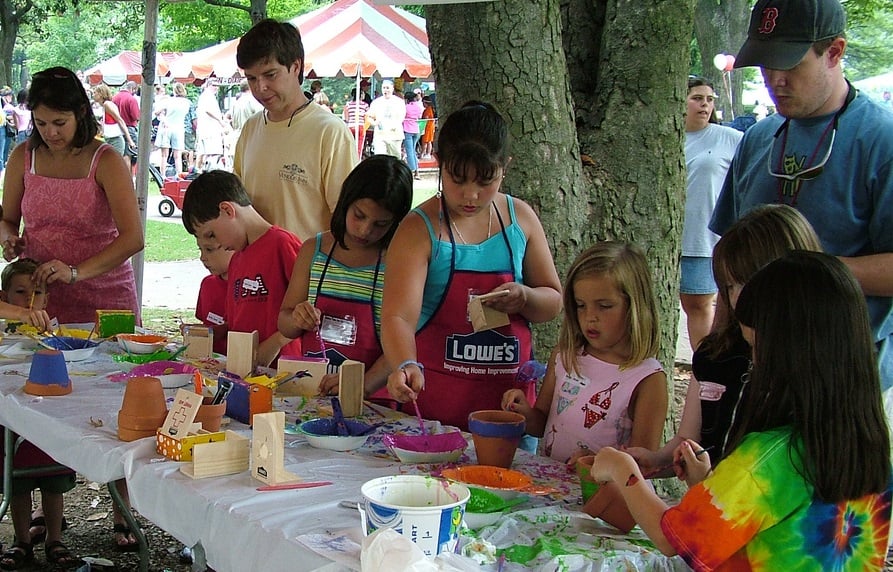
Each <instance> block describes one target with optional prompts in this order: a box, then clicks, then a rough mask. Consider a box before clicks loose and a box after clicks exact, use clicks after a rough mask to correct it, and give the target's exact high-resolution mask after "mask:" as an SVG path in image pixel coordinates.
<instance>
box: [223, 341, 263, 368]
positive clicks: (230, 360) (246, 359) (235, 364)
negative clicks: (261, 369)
mask: <svg viewBox="0 0 893 572" xmlns="http://www.w3.org/2000/svg"><path fill="white" fill-rule="evenodd" d="M259 344H260V336H259V334H258V333H257V330H254V331H253V332H229V333H228V334H227V341H226V370H227V371H231V372H233V373H234V374H236V375H238V376H240V377H248V376H249V375H251V374H253V373H254V368H255V367H257V346H258V345H259Z"/></svg>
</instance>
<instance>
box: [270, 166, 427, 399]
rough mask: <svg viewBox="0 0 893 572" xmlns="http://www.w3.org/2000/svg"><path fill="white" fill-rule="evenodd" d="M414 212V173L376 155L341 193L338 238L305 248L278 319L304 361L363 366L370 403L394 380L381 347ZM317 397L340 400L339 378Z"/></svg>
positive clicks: (322, 237)
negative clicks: (387, 302) (387, 288)
mask: <svg viewBox="0 0 893 572" xmlns="http://www.w3.org/2000/svg"><path fill="white" fill-rule="evenodd" d="M411 204H412V173H411V172H410V171H409V169H408V168H407V167H406V165H405V164H404V163H403V162H402V161H400V160H399V159H397V158H395V157H391V156H390V155H373V156H371V157H369V158H368V159H366V160H364V161H363V162H361V163H360V164H359V165H357V166H356V167H355V168H354V170H353V171H351V173H350V174H349V175H348V176H347V179H345V180H344V184H343V186H342V187H341V196H340V197H339V198H338V203H337V204H336V205H335V210H334V212H333V213H332V221H331V229H332V230H331V231H326V232H321V233H318V234H317V235H316V236H315V237H313V238H311V239H309V240H307V242H305V243H304V245H303V246H302V247H301V251H300V253H299V254H298V259H297V261H296V262H295V267H294V270H293V271H292V275H291V280H290V281H289V284H288V291H287V292H286V293H285V298H284V299H283V301H282V309H281V310H280V312H279V332H280V333H281V334H282V335H284V336H285V337H287V338H297V337H301V338H302V347H303V349H304V355H306V356H310V357H326V358H328V359H329V365H330V366H335V367H337V366H340V365H341V363H342V362H344V360H345V359H352V360H357V361H361V362H363V363H365V364H366V375H365V380H364V381H365V383H364V386H365V393H366V395H367V396H370V395H372V394H373V393H375V392H376V391H378V390H380V389H382V388H383V387H384V385H385V382H386V381H387V376H388V373H389V372H390V369H389V368H388V366H387V362H386V361H385V359H384V357H382V351H381V342H380V341H379V338H380V331H381V297H382V289H383V287H384V270H385V262H386V259H387V258H388V256H387V250H388V245H389V244H390V242H391V237H393V236H394V232H395V231H396V229H397V225H398V224H399V223H400V221H401V220H402V219H403V217H404V216H406V213H408V212H409V208H410V206H411ZM321 340H322V342H321ZM323 345H324V347H321V346H323ZM308 350H309V351H308ZM314 350H315V351H314ZM323 352H324V353H325V355H324V356H323ZM319 392H320V393H321V394H322V395H328V394H330V393H337V392H338V375H337V373H330V374H329V375H326V376H325V377H324V378H323V379H322V381H321V383H320V385H319ZM383 396H384V397H386V394H385V395H383Z"/></svg>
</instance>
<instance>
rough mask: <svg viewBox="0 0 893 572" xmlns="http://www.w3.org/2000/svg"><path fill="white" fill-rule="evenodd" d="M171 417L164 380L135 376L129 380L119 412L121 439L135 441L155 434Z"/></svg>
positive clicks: (119, 437)
mask: <svg viewBox="0 0 893 572" xmlns="http://www.w3.org/2000/svg"><path fill="white" fill-rule="evenodd" d="M165 417H167V403H166V401H165V398H164V389H163V388H162V387H161V380H159V379H158V378H157V377H134V378H131V379H130V380H129V381H128V382H127V387H126V388H125V389H124V399H123V401H122V402H121V410H120V411H119V412H118V439H120V440H122V441H134V440H136V439H142V438H143V437H152V436H154V435H155V432H156V431H157V429H158V428H159V427H161V426H162V425H164V419H165Z"/></svg>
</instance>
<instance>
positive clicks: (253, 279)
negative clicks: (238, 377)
mask: <svg viewBox="0 0 893 572" xmlns="http://www.w3.org/2000/svg"><path fill="white" fill-rule="evenodd" d="M183 226H185V227H186V230H187V231H188V232H189V233H190V234H192V235H195V237H196V238H197V239H198V240H202V241H216V242H217V243H218V244H220V246H221V247H223V248H225V249H226V250H230V251H233V256H232V259H231V260H230V263H229V269H228V274H227V280H226V286H227V292H226V305H225V308H226V309H225V316H226V320H227V322H228V323H229V329H230V330H231V331H234V332H251V331H253V330H257V332H258V334H259V336H260V346H259V347H258V352H257V362H258V364H259V365H262V366H269V365H270V364H272V363H273V362H274V361H276V359H277V358H278V357H279V354H280V353H282V354H284V355H296V356H300V355H301V342H300V340H292V339H289V338H286V337H285V336H283V335H282V334H280V333H279V329H278V327H277V323H278V320H279V308H280V306H282V299H283V298H284V297H285V291H286V290H287V289H288V280H289V278H290V277H291V272H292V268H293V267H294V265H295V259H296V258H297V256H298V250H300V248H301V241H300V240H299V239H298V237H296V236H295V235H294V234H292V233H290V232H288V231H287V230H285V229H282V228H280V227H278V226H275V225H272V224H270V223H269V222H267V221H266V220H265V219H264V218H263V217H262V216H261V215H260V213H258V212H257V211H256V210H255V209H254V207H253V206H252V205H251V199H250V198H248V193H247V192H246V191H245V187H244V186H243V185H242V182H241V181H240V180H239V178H238V177H237V176H236V175H234V174H232V173H228V172H226V171H220V170H215V171H208V172H206V173H202V174H201V175H199V176H198V177H196V179H195V180H194V181H192V183H190V184H189V188H188V189H187V190H186V196H185V197H183Z"/></svg>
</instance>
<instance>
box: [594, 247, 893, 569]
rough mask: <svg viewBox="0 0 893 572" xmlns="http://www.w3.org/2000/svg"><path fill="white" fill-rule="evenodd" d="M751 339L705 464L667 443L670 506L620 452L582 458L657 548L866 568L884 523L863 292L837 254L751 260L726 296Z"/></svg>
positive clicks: (881, 453) (730, 558)
mask: <svg viewBox="0 0 893 572" xmlns="http://www.w3.org/2000/svg"><path fill="white" fill-rule="evenodd" d="M735 316H736V317H737V318H738V321H739V322H740V323H741V325H742V331H743V333H744V336H745V338H746V339H747V340H748V341H749V342H750V344H751V345H752V346H753V348H754V359H753V371H752V372H751V374H750V378H749V385H750V388H749V390H748V392H747V395H746V401H745V405H744V415H743V416H742V417H741V424H740V426H739V427H738V429H737V431H736V433H735V436H734V438H733V439H732V451H731V453H730V454H729V455H728V456H727V457H726V458H725V459H724V460H722V461H720V463H719V464H718V465H717V466H716V467H715V469H713V470H712V471H711V468H710V459H709V458H708V457H709V455H707V454H706V453H704V454H701V455H699V454H698V453H697V452H696V451H698V450H699V449H700V446H699V445H697V444H696V443H695V442H694V441H691V440H689V441H686V442H684V443H682V444H681V445H680V446H679V447H678V448H677V449H676V451H675V453H674V457H675V459H676V473H677V475H679V476H680V478H684V479H685V480H686V481H687V482H688V484H689V485H690V486H691V488H690V489H689V490H688V492H687V493H686V494H685V496H683V498H682V500H681V502H680V503H679V504H678V505H677V506H675V507H672V508H668V507H667V505H666V504H665V503H664V502H663V501H662V500H661V499H659V498H658V497H657V496H656V495H655V494H654V492H653V491H652V490H651V489H650V488H649V487H647V486H646V485H644V484H643V479H642V474H641V472H640V471H639V468H638V466H637V465H636V463H635V460H633V458H632V457H630V456H629V455H628V454H627V453H624V452H621V451H618V450H616V449H612V448H606V449H602V451H601V452H599V454H598V455H597V456H596V459H595V463H594V464H593V467H592V477H593V478H594V479H596V480H599V481H613V482H616V483H618V484H619V483H625V484H624V485H621V486H620V488H621V490H622V491H623V496H624V498H625V500H626V502H627V505H628V506H629V508H630V511H631V512H632V514H633V516H634V517H635V519H636V521H637V522H638V523H639V525H640V526H641V527H642V529H643V530H644V531H645V533H646V534H648V536H649V537H650V538H651V539H652V540H653V541H654V543H655V545H656V546H657V547H658V548H659V549H660V550H661V551H662V552H663V553H664V554H677V553H678V554H679V555H681V556H682V557H683V558H684V559H685V561H686V562H687V563H688V564H689V565H690V566H692V567H693V568H694V569H695V570H715V569H736V570H738V569H741V570H745V569H746V570H795V569H796V570H804V569H809V570H880V569H882V568H883V567H884V560H885V556H886V553H887V536H888V533H889V529H890V511H891V495H893V493H891V481H890V472H891V471H890V437H889V432H888V428H887V423H886V419H885V416H884V412H883V409H882V405H881V390H880V379H879V375H878V370H877V365H876V361H875V356H874V353H875V346H874V342H873V337H872V334H871V328H870V326H869V323H868V310H867V307H866V304H865V297H864V295H863V294H862V290H861V289H860V287H859V285H858V283H857V282H856V280H855V278H854V277H853V275H852V274H851V273H850V271H849V270H848V269H847V267H846V266H845V265H844V264H843V263H842V262H840V261H839V260H838V259H837V258H835V257H833V256H830V255H827V254H823V253H819V252H807V251H794V252H791V253H789V254H787V255H785V256H783V257H782V258H780V259H778V260H776V261H774V262H772V263H770V264H769V265H767V266H766V267H765V268H763V269H762V270H760V271H759V272H757V274H755V275H754V276H753V277H752V278H751V279H750V280H749V281H748V283H747V285H745V286H744V289H743V290H742V291H741V295H740V297H739V298H738V304H737V306H736V308H735Z"/></svg>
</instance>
